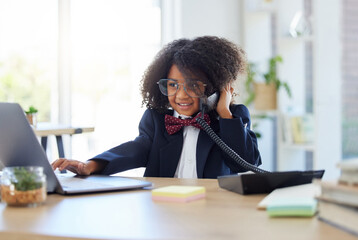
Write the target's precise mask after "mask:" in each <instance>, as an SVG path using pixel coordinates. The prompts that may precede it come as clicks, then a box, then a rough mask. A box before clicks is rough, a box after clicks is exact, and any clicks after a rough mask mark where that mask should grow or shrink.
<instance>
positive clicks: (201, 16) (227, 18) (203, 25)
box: [162, 0, 241, 44]
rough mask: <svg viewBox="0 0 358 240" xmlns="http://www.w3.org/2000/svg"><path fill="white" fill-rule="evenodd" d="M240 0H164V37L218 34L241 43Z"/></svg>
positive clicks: (165, 38)
mask: <svg viewBox="0 0 358 240" xmlns="http://www.w3.org/2000/svg"><path fill="white" fill-rule="evenodd" d="M240 2H241V1H238V0H171V1H165V0H164V1H162V10H163V19H162V23H163V24H162V27H163V31H162V38H163V43H168V42H170V41H172V40H174V39H178V38H182V37H185V38H193V37H198V36H203V35H215V36H219V37H224V38H227V39H229V40H231V41H233V42H234V43H236V44H240V37H241V36H240V29H241V27H240V25H241V20H240V5H241V3H240Z"/></svg>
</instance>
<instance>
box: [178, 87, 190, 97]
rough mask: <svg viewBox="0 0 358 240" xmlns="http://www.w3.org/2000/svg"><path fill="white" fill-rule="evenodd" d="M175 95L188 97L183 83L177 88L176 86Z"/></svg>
mask: <svg viewBox="0 0 358 240" xmlns="http://www.w3.org/2000/svg"><path fill="white" fill-rule="evenodd" d="M176 97H178V98H187V97H189V95H188V94H187V92H186V91H185V90H184V84H179V88H178V90H177V92H176Z"/></svg>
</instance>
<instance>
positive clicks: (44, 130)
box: [34, 123, 94, 158]
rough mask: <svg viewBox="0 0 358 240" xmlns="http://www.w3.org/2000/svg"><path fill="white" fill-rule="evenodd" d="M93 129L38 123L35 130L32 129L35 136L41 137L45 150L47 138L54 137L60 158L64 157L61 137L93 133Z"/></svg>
mask: <svg viewBox="0 0 358 240" xmlns="http://www.w3.org/2000/svg"><path fill="white" fill-rule="evenodd" d="M93 131H94V128H93V127H70V126H62V125H53V124H46V123H39V124H38V126H37V128H35V129H34V132H35V134H36V136H38V137H41V145H42V147H43V148H44V149H45V151H46V148H47V139H48V136H50V135H54V136H55V137H56V142H57V150H58V155H59V157H60V158H64V157H65V151H64V149H63V140H62V136H63V135H66V134H67V135H73V134H80V133H86V132H93Z"/></svg>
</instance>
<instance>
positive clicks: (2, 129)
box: [0, 102, 152, 195]
mask: <svg viewBox="0 0 358 240" xmlns="http://www.w3.org/2000/svg"><path fill="white" fill-rule="evenodd" d="M0 162H1V163H2V164H3V166H5V167H11V166H42V167H43V168H44V173H45V174H46V179H47V192H49V193H52V192H56V193H59V194H63V195H66V194H78V193H93V192H105V191H116V190H129V189H138V188H144V187H150V186H152V183H150V182H147V181H142V180H136V179H131V178H125V177H118V176H106V175H90V176H78V175H74V174H61V173H59V174H55V172H54V171H53V170H52V167H51V164H50V162H49V160H48V158H47V155H46V153H45V151H44V149H43V148H42V146H41V145H40V142H39V140H38V139H37V137H36V135H35V133H34V131H33V129H32V127H31V126H30V124H29V122H28V121H27V119H26V117H25V114H24V111H23V109H22V108H21V107H20V105H19V104H17V103H4V102H0ZM0 165H1V164H0Z"/></svg>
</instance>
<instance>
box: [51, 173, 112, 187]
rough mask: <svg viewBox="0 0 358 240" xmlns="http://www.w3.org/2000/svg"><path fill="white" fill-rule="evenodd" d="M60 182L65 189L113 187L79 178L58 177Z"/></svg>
mask: <svg viewBox="0 0 358 240" xmlns="http://www.w3.org/2000/svg"><path fill="white" fill-rule="evenodd" d="M57 177H58V180H59V181H60V183H61V186H62V187H64V188H79V189H81V188H83V189H85V188H91V189H92V188H103V187H104V186H111V185H110V184H106V183H103V182H95V181H93V180H89V179H82V178H77V177H66V176H61V175H57Z"/></svg>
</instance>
